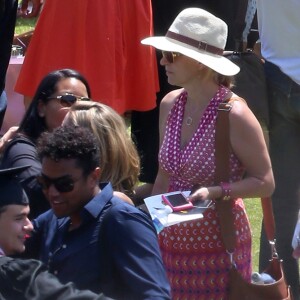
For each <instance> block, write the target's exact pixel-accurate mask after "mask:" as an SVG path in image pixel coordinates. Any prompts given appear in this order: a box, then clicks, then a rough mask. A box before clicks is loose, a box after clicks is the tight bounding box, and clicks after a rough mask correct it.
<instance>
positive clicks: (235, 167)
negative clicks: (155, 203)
mask: <svg viewBox="0 0 300 300" xmlns="http://www.w3.org/2000/svg"><path fill="white" fill-rule="evenodd" d="M227 93H228V89H227V88H225V87H223V86H220V88H219V90H218V92H217V93H216V95H215V96H214V97H213V99H211V101H210V103H209V105H208V106H207V108H206V110H205V112H204V114H203V116H202V118H201V120H200V122H199V125H198V128H197V130H196V132H195V133H194V135H193V137H192V139H191V140H190V142H189V143H188V144H187V145H186V146H185V147H184V148H182V149H181V148H180V139H181V127H182V121H183V116H184V108H185V104H186V101H187V93H186V92H183V93H182V94H180V95H179V97H178V99H177V100H176V102H175V104H174V106H173V108H172V110H171V112H170V113H169V117H168V121H167V127H166V133H165V136H164V140H163V143H162V146H161V149H160V154H159V160H160V163H161V166H162V167H163V169H164V170H165V171H167V172H168V174H169V175H170V186H169V191H178V190H180V191H184V190H190V189H191V188H192V186H193V185H194V184H202V185H203V186H211V185H213V182H214V173H215V168H216V166H215V150H214V145H215V125H216V117H217V108H218V105H219V103H220V102H222V101H223V99H224V97H225V95H226V94H227ZM230 165H231V171H230V181H231V182H234V181H237V180H240V179H241V177H242V176H243V174H244V168H243V167H242V166H241V164H240V162H239V161H238V159H237V157H236V156H235V155H234V154H233V153H231V157H230ZM233 212H234V216H235V224H236V234H237V246H236V249H235V252H234V260H235V263H236V264H237V267H238V269H239V271H240V272H241V273H242V274H243V276H244V277H245V278H246V279H248V280H250V275H251V232H250V227H249V222H248V218H247V215H246V212H245V209H244V204H243V201H242V199H237V200H236V201H235V203H234V205H233ZM159 243H160V248H161V252H162V257H163V261H164V264H165V267H166V270H167V274H168V278H169V280H170V284H171V288H172V299H180V300H184V299H187V300H193V299H195V300H196V299H197V300H201V299H203V300H211V299H214V300H215V299H226V295H227V293H228V270H229V267H230V260H229V256H228V254H227V253H226V250H225V248H224V245H223V242H222V238H221V235H220V226H219V219H218V213H217V211H216V208H215V206H213V207H212V208H209V209H207V210H206V212H205V213H204V218H203V219H197V220H194V221H188V222H182V223H180V224H176V225H173V226H170V227H167V228H165V229H164V230H163V231H162V232H161V233H160V234H159Z"/></svg>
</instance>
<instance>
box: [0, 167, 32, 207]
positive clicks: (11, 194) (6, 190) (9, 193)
mask: <svg viewBox="0 0 300 300" xmlns="http://www.w3.org/2000/svg"><path fill="white" fill-rule="evenodd" d="M29 167H30V166H22V167H16V168H9V169H2V170H0V208H1V207H3V206H5V205H11V204H17V205H28V204H29V201H28V198H27V195H26V193H25V191H24V189H23V188H22V185H21V183H19V181H18V177H17V176H18V174H19V173H21V172H22V171H24V170H25V169H27V168H29Z"/></svg>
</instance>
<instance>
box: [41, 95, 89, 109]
mask: <svg viewBox="0 0 300 300" xmlns="http://www.w3.org/2000/svg"><path fill="white" fill-rule="evenodd" d="M47 99H48V100H50V99H57V100H59V103H60V105H61V106H63V107H70V106H72V105H73V104H74V103H75V102H76V101H90V98H88V97H80V96H76V95H73V94H68V93H66V94H64V95H59V96H50V97H48V98H47Z"/></svg>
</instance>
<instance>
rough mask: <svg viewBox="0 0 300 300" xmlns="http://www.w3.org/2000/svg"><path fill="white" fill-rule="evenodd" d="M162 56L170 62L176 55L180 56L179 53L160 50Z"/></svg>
mask: <svg viewBox="0 0 300 300" xmlns="http://www.w3.org/2000/svg"><path fill="white" fill-rule="evenodd" d="M161 53H162V56H163V57H164V58H165V59H166V60H167V62H168V63H170V64H172V63H173V62H174V60H175V58H176V57H178V56H181V55H182V54H181V53H178V52H171V51H161Z"/></svg>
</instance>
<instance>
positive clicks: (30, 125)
mask: <svg viewBox="0 0 300 300" xmlns="http://www.w3.org/2000/svg"><path fill="white" fill-rule="evenodd" d="M65 78H76V79H78V80H80V81H81V82H82V83H83V84H84V85H85V87H86V89H87V93H88V96H89V97H91V90H90V86H89V84H88V82H87V80H86V79H85V77H84V76H82V75H81V74H80V73H79V72H77V71H76V70H72V69H61V70H56V71H53V72H50V73H49V74H47V75H46V76H45V77H44V78H43V79H42V81H41V82H40V84H39V86H38V88H37V90H36V93H35V95H34V97H33V99H32V102H31V104H30V106H29V107H28V109H27V111H26V113H25V116H24V117H23V119H22V121H21V123H20V126H19V130H18V132H19V133H23V134H26V136H27V137H29V138H30V139H31V140H32V141H33V142H35V141H36V139H37V138H38V137H39V136H40V135H41V134H42V133H43V132H44V131H46V130H47V128H46V124H45V120H44V118H42V117H40V116H39V114H38V104H39V101H42V102H44V103H47V102H48V101H49V99H48V98H49V97H50V96H51V95H52V94H53V93H55V91H56V89H57V83H58V82H60V81H61V80H62V79H65Z"/></svg>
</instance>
